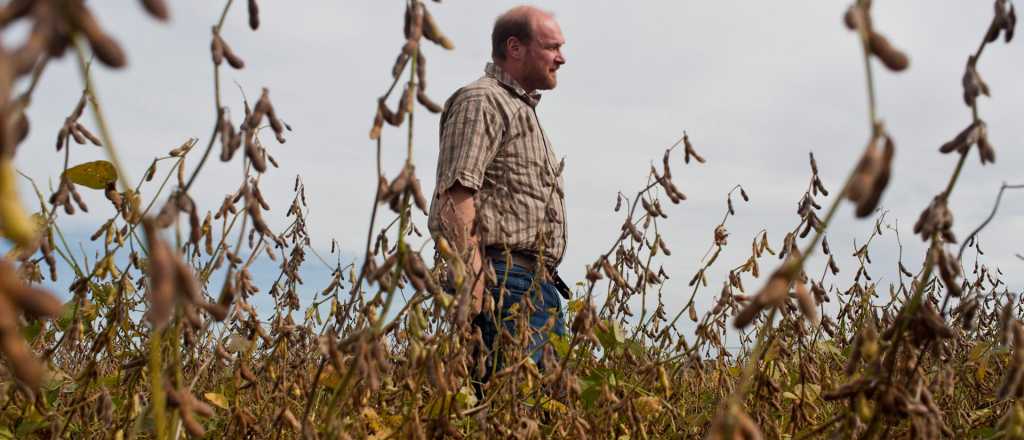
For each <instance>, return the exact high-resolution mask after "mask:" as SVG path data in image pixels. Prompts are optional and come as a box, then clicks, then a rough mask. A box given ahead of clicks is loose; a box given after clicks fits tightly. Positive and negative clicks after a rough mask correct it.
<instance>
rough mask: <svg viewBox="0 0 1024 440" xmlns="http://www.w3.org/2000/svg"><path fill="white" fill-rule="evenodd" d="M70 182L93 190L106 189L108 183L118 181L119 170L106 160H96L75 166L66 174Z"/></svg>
mask: <svg viewBox="0 0 1024 440" xmlns="http://www.w3.org/2000/svg"><path fill="white" fill-rule="evenodd" d="M64 174H65V175H67V177H68V180H70V181H72V182H74V183H77V184H79V185H82V186H87V187H89V188H92V189H104V188H106V187H107V184H108V183H113V182H115V181H117V170H116V169H114V165H113V164H111V163H110V162H107V161H105V160H96V161H92V162H86V163H83V164H78V165H75V166H74V167H71V168H68V170H67V171H65V172H64Z"/></svg>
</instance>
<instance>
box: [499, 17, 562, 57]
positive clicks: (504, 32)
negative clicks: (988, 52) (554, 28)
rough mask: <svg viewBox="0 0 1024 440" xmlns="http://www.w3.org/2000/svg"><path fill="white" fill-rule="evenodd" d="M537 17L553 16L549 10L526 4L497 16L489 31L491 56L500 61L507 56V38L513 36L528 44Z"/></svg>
mask: <svg viewBox="0 0 1024 440" xmlns="http://www.w3.org/2000/svg"><path fill="white" fill-rule="evenodd" d="M538 18H553V16H552V14H551V13H550V12H547V11H543V10H541V9H538V8H535V7H533V6H528V5H523V6H516V7H514V8H512V9H509V10H508V11H506V12H505V13H504V14H501V15H500V16H498V19H497V20H495V21H494V30H493V31H492V32H491V57H492V58H494V60H495V61H501V60H504V59H505V58H506V57H507V56H508V55H507V52H508V43H509V41H508V40H509V38H515V39H516V40H518V42H519V43H520V44H529V43H530V41H531V40H533V36H534V26H535V23H536V22H537V19H538Z"/></svg>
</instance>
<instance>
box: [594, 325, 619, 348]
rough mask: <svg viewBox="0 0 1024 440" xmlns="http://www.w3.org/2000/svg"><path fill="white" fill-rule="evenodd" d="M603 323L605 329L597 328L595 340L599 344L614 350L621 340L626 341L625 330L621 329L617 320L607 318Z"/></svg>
mask: <svg viewBox="0 0 1024 440" xmlns="http://www.w3.org/2000/svg"><path fill="white" fill-rule="evenodd" d="M604 324H605V327H606V328H607V330H601V329H600V328H597V331H596V333H597V340H598V341H600V342H601V346H602V347H604V349H605V350H608V351H615V349H617V348H618V347H619V346H620V345H622V343H623V342H626V332H625V331H623V330H622V325H620V324H619V322H618V321H610V320H609V321H605V322H604Z"/></svg>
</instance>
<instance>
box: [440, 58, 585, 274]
mask: <svg viewBox="0 0 1024 440" xmlns="http://www.w3.org/2000/svg"><path fill="white" fill-rule="evenodd" d="M484 72H485V75H484V77H482V78H480V79H479V80H477V81H475V82H473V83H471V84H469V85H467V86H465V87H463V88H461V89H459V90H457V91H456V92H455V94H453V95H452V97H451V98H449V99H448V101H447V102H446V103H445V106H444V108H445V110H444V113H443V114H442V115H441V144H440V156H439V157H438V161H437V187H436V189H435V191H434V197H433V199H432V201H431V204H430V215H429V220H428V227H429V228H430V232H431V234H433V235H434V236H437V235H441V236H444V237H447V238H448V239H449V240H452V237H453V233H454V232H453V229H452V225H447V224H444V223H445V222H444V221H442V218H441V217H442V216H441V211H442V210H445V209H448V210H451V209H453V207H452V206H441V203H440V199H439V194H441V193H442V192H444V191H447V190H448V188H450V187H451V186H452V184H454V183H455V182H456V181H458V182H459V183H460V184H462V185H463V186H465V187H467V188H470V189H473V190H476V191H477V193H476V196H475V201H476V215H477V234H478V236H479V237H480V242H481V244H482V245H483V246H499V247H502V246H506V245H507V246H508V247H509V248H511V249H512V250H517V251H527V252H535V253H536V252H538V251H540V252H543V254H544V257H545V259H546V260H547V261H548V262H549V263H552V264H557V263H558V262H559V261H561V259H562V256H563V255H564V254H565V244H566V231H565V205H564V203H563V198H564V193H563V189H562V188H563V183H562V178H561V176H559V175H558V174H559V170H558V168H559V161H558V159H557V158H556V157H555V153H554V151H552V149H551V146H550V142H549V141H548V138H547V136H546V135H545V134H544V130H543V129H542V128H541V126H540V121H539V120H538V119H537V113H536V111H535V110H534V108H535V107H536V106H537V103H538V102H539V101H540V94H539V93H536V92H535V93H532V94H529V93H526V91H525V90H524V89H523V88H522V87H520V86H519V85H518V84H517V83H516V81H515V80H514V79H512V78H511V77H510V76H509V75H508V74H507V73H505V72H504V71H502V70H501V68H500V67H498V66H497V65H495V64H493V63H488V64H487V67H486V69H485V71H484ZM445 217H448V218H450V216H449V215H446V216H445Z"/></svg>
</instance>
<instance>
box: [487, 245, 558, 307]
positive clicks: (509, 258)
mask: <svg viewBox="0 0 1024 440" xmlns="http://www.w3.org/2000/svg"><path fill="white" fill-rule="evenodd" d="M484 255H486V256H487V258H490V259H491V261H504V262H506V264H511V265H513V266H519V267H521V268H523V269H526V270H528V271H530V272H533V273H537V272H538V270H537V263H539V261H538V258H537V256H536V255H535V254H533V253H531V252H526V251H519V250H513V251H510V252H508V253H506V252H505V248H503V247H499V246H487V247H485V248H484ZM545 269H546V270H545V271H544V273H545V278H546V279H545V280H544V281H548V282H550V283H551V284H553V285H554V286H555V288H556V289H557V290H558V293H559V294H561V295H562V297H563V298H565V299H566V300H568V299H570V298H572V290H571V289H569V286H568V285H566V284H565V281H563V280H562V277H560V276H559V275H558V270H557V269H556V268H555V267H554V266H547V267H546V268H545Z"/></svg>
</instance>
